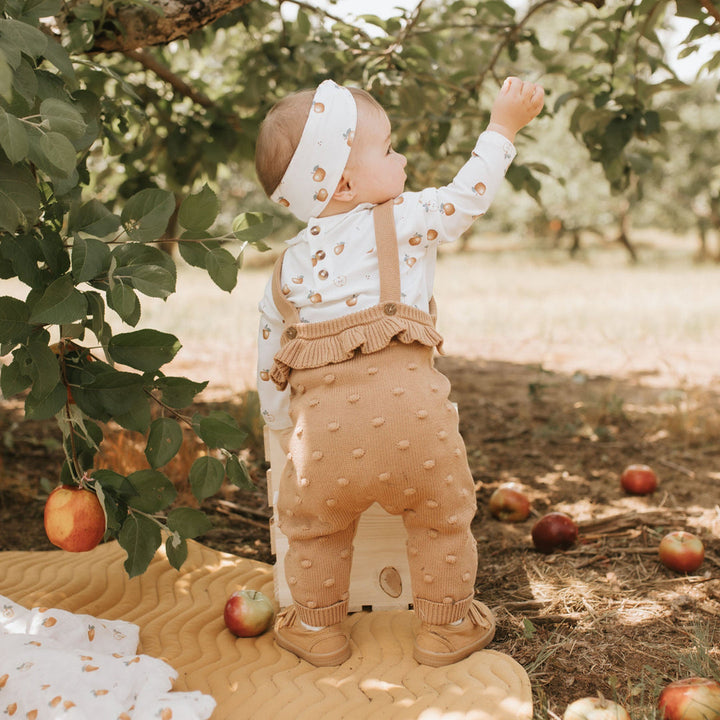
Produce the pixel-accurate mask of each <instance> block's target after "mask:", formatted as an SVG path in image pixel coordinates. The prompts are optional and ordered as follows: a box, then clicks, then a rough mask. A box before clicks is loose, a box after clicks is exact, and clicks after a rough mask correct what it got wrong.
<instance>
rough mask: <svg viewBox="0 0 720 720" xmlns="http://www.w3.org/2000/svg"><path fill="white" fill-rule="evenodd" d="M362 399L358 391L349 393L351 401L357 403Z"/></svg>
mask: <svg viewBox="0 0 720 720" xmlns="http://www.w3.org/2000/svg"><path fill="white" fill-rule="evenodd" d="M358 400H360V396H359V395H358V394H357V393H354V394H353V395H348V399H347V401H348V402H349V403H356V402H358Z"/></svg>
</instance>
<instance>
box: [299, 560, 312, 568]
mask: <svg viewBox="0 0 720 720" xmlns="http://www.w3.org/2000/svg"><path fill="white" fill-rule="evenodd" d="M300 567H303V568H305V569H306V570H308V569H309V568H311V567H312V560H303V561H302V562H301V563H300Z"/></svg>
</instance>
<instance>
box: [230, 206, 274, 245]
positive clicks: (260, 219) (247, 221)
mask: <svg viewBox="0 0 720 720" xmlns="http://www.w3.org/2000/svg"><path fill="white" fill-rule="evenodd" d="M272 226H273V217H272V215H265V214H264V213H242V214H240V215H238V216H237V217H236V218H235V219H234V220H233V224H232V230H233V234H234V235H235V237H236V238H237V239H238V240H245V241H247V242H249V243H256V242H258V241H259V240H262V239H263V238H266V237H267V236H268V235H269V234H270V231H271V230H272Z"/></svg>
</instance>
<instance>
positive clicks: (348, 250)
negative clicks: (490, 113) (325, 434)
mask: <svg viewBox="0 0 720 720" xmlns="http://www.w3.org/2000/svg"><path fill="white" fill-rule="evenodd" d="M515 155H516V151H515V147H514V146H513V144H512V143H511V142H510V141H509V140H508V139H507V138H505V137H504V136H503V135H501V134H500V133H496V132H492V131H486V132H484V133H482V134H481V135H480V137H479V138H478V141H477V143H476V144H475V148H474V150H473V152H472V156H471V158H470V159H469V160H468V161H467V162H466V163H465V165H463V167H462V168H461V169H460V171H459V172H458V174H457V175H456V176H455V178H454V179H453V181H452V182H451V183H450V184H449V185H446V186H444V187H440V188H426V189H424V190H421V191H420V192H404V193H402V195H399V196H398V197H397V198H396V199H395V206H394V208H395V226H396V234H397V240H398V252H399V254H400V275H401V277H400V282H401V294H402V301H403V303H405V304H406V305H410V306H412V307H416V308H418V309H420V310H424V311H425V312H427V311H428V309H429V302H430V298H431V297H432V294H433V284H434V279H435V265H436V260H437V248H438V245H440V244H441V243H447V242H453V241H455V240H457V239H458V238H459V237H460V236H461V235H462V234H463V233H464V232H465V231H466V230H467V229H468V228H469V227H470V225H471V224H472V222H473V221H474V220H476V219H477V218H479V217H482V216H483V215H484V214H485V213H486V212H487V210H488V208H489V207H490V204H491V202H492V200H493V198H494V197H495V195H496V193H497V191H498V189H499V187H500V185H501V184H502V181H503V179H504V177H505V173H506V172H507V169H508V167H509V166H510V163H511V162H512V161H513V159H514V158H515ZM373 207H374V206H373V205H372V204H370V203H364V204H361V205H358V206H357V207H355V208H353V210H351V211H350V212H347V213H343V214H341V215H332V216H329V217H322V218H310V220H309V221H308V225H307V227H306V228H304V229H303V230H301V231H300V232H299V233H298V234H297V235H296V236H295V237H294V238H292V239H291V240H289V241H288V245H289V248H288V250H287V252H286V253H285V258H284V261H283V268H282V292H283V293H284V295H285V296H286V297H287V299H288V300H289V301H290V302H292V303H293V304H294V305H295V306H296V307H297V309H298V311H299V313H300V320H301V322H308V323H310V322H321V321H323V320H330V319H333V318H337V317H341V316H343V315H348V314H350V313H353V312H357V311H359V310H365V309H366V308H370V307H373V306H374V305H377V304H378V302H379V301H380V278H379V272H378V259H377V250H376V247H375V231H374V225H373V214H372V209H373ZM259 310H260V315H261V317H260V332H259V339H258V393H259V396H260V405H261V408H262V414H263V417H264V419H265V422H266V423H267V425H268V426H269V427H270V428H272V429H274V430H281V429H284V428H288V427H290V426H291V425H292V422H291V420H290V415H289V402H290V398H289V389H287V388H286V389H285V390H279V389H278V388H277V387H276V386H275V384H274V383H273V382H272V380H271V379H270V369H271V368H272V365H273V358H274V357H275V354H276V353H277V352H278V351H279V350H280V338H281V335H282V332H283V329H284V328H283V326H284V323H283V318H282V315H281V314H280V312H279V311H278V309H277V308H276V307H275V302H274V301H273V296H272V280H271V281H270V282H268V284H267V286H266V288H265V293H264V296H263V298H262V300H261V301H260V304H259Z"/></svg>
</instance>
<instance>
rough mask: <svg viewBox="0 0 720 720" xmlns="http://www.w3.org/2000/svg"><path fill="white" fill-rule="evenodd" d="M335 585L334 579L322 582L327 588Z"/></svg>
mask: <svg viewBox="0 0 720 720" xmlns="http://www.w3.org/2000/svg"><path fill="white" fill-rule="evenodd" d="M334 584H335V578H328V579H327V580H323V585H324V586H325V587H327V588H329V587H332V586H333V585H334Z"/></svg>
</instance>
